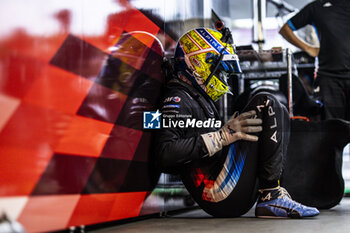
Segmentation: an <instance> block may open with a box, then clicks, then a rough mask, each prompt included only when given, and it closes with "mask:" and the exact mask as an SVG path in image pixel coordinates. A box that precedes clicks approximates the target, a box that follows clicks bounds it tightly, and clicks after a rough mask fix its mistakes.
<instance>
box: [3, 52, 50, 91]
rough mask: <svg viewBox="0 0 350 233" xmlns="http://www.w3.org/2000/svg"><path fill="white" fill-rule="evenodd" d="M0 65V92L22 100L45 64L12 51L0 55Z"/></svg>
mask: <svg viewBox="0 0 350 233" xmlns="http://www.w3.org/2000/svg"><path fill="white" fill-rule="evenodd" d="M0 64H1V66H2V67H4V69H0V72H1V73H0V77H1V78H0V92H2V93H4V94H6V95H9V96H13V97H16V98H22V97H23V96H24V95H25V94H26V93H27V91H28V89H29V88H30V86H31V85H32V83H33V81H34V80H35V79H36V78H37V77H39V76H40V75H41V74H42V71H43V69H44V68H45V67H46V63H43V62H41V61H39V60H38V59H35V58H31V57H25V56H22V55H21V54H18V53H15V52H13V51H12V52H11V53H0ZM5 67H6V69H5Z"/></svg>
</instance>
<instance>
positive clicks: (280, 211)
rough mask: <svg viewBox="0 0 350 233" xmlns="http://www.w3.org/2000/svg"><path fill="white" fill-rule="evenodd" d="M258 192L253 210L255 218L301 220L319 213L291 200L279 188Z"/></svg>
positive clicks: (285, 192)
mask: <svg viewBox="0 0 350 233" xmlns="http://www.w3.org/2000/svg"><path fill="white" fill-rule="evenodd" d="M259 192H260V196H259V199H258V203H257V204H256V208H255V216H256V217H259V218H303V217H313V216H316V215H318V214H319V213H320V212H319V211H318V210H317V209H316V208H313V207H308V206H305V205H302V204H300V203H298V202H296V201H294V200H292V198H291V196H290V195H289V194H288V192H287V190H285V189H284V188H282V187H280V186H278V187H276V188H272V189H262V190H259Z"/></svg>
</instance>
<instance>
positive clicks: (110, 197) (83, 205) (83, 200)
mask: <svg viewBox="0 0 350 233" xmlns="http://www.w3.org/2000/svg"><path fill="white" fill-rule="evenodd" d="M117 195H119V194H116V193H108V194H91V195H82V196H81V197H80V199H79V202H78V204H77V206H76V207H75V210H74V212H73V214H72V216H71V219H70V221H69V223H68V225H67V227H70V226H80V225H88V224H96V223H100V222H106V221H107V219H108V216H109V213H110V212H111V209H112V207H113V204H114V202H115V200H116V196H117Z"/></svg>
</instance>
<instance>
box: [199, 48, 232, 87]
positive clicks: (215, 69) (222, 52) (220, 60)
mask: <svg viewBox="0 0 350 233" xmlns="http://www.w3.org/2000/svg"><path fill="white" fill-rule="evenodd" d="M226 48H227V44H226V45H225V47H224V48H223V49H222V50H221V53H220V57H219V60H218V62H217V63H216V65H215V67H214V69H213V71H212V72H211V73H210V75H209V77H208V78H207V80H205V82H204V85H205V86H206V87H207V88H208V84H209V82H210V80H211V79H212V77H213V76H214V73H215V72H216V71H217V69H218V68H219V65H220V63H221V62H222V59H223V58H224V51H225V49H226Z"/></svg>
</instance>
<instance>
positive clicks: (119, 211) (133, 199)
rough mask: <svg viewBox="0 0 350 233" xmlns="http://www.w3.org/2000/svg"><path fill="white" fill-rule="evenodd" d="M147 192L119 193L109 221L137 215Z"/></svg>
mask: <svg viewBox="0 0 350 233" xmlns="http://www.w3.org/2000/svg"><path fill="white" fill-rule="evenodd" d="M146 194H147V192H133V193H118V194H117V195H116V199H115V202H114V205H113V207H112V210H111V212H110V214H109V217H108V221H113V220H118V219H124V218H132V217H137V216H139V214H140V210H141V207H142V203H143V201H144V199H145V197H146Z"/></svg>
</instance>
